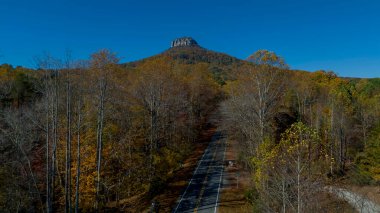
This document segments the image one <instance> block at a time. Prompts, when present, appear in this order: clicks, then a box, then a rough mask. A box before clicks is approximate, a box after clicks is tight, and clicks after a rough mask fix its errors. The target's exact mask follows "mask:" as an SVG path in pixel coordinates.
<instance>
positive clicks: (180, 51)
mask: <svg viewBox="0 0 380 213" xmlns="http://www.w3.org/2000/svg"><path fill="white" fill-rule="evenodd" d="M170 44H171V45H170V48H169V49H167V50H165V51H164V52H162V53H160V54H157V55H154V56H151V57H148V58H144V59H141V60H138V61H134V62H129V63H126V64H123V66H125V67H138V66H139V65H140V64H141V63H144V62H146V61H149V60H153V59H157V58H161V57H169V58H170V59H172V60H174V61H175V62H178V63H180V64H188V65H191V64H198V63H206V64H208V65H209V70H210V72H212V73H213V75H214V78H215V79H217V81H218V82H219V83H221V84H223V83H224V81H225V80H227V79H228V73H229V72H230V71H232V70H234V69H236V68H237V67H240V66H242V65H243V64H245V63H247V62H246V61H244V60H241V59H238V58H236V57H233V56H230V55H228V54H225V53H220V52H215V51H212V50H208V49H206V48H203V47H202V46H200V45H199V44H198V42H197V41H196V40H195V39H193V38H191V37H182V38H177V39H174V40H173V41H172V42H171V43H170Z"/></svg>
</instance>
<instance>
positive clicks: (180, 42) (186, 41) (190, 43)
mask: <svg viewBox="0 0 380 213" xmlns="http://www.w3.org/2000/svg"><path fill="white" fill-rule="evenodd" d="M194 46H197V47H199V45H198V43H197V42H196V41H195V40H194V39H193V38H191V37H183V38H177V39H175V40H173V41H172V43H171V47H194Z"/></svg>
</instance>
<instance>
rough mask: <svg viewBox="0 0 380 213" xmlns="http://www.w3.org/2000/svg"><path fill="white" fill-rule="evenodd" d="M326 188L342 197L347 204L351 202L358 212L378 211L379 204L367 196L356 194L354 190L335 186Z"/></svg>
mask: <svg viewBox="0 0 380 213" xmlns="http://www.w3.org/2000/svg"><path fill="white" fill-rule="evenodd" d="M326 189H327V190H328V191H329V192H330V193H332V194H335V195H336V196H338V197H339V198H341V199H344V200H345V201H347V202H348V203H349V204H351V205H352V206H353V207H355V209H356V210H357V211H359V212H360V213H380V205H378V204H376V203H374V202H372V201H370V200H368V199H367V198H365V197H363V196H361V195H358V194H356V193H354V192H351V191H349V190H347V189H341V188H337V187H331V186H329V187H326Z"/></svg>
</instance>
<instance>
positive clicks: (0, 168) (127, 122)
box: [0, 50, 221, 212]
mask: <svg viewBox="0 0 380 213" xmlns="http://www.w3.org/2000/svg"><path fill="white" fill-rule="evenodd" d="M37 62H38V63H37V64H38V69H37V70H31V69H25V68H22V67H16V68H13V67H12V66H10V65H6V64H5V65H1V67H0V81H1V84H0V85H1V88H0V94H1V96H0V99H1V109H0V115H1V116H0V129H1V132H0V140H1V144H0V151H1V153H2V154H1V157H0V160H1V164H0V208H1V209H3V210H4V211H7V212H19V211H28V212H56V211H65V212H80V211H102V210H105V209H115V210H123V209H125V208H127V207H128V206H127V204H126V200H128V199H129V198H132V197H135V196H139V197H141V198H149V197H152V196H154V195H156V194H157V193H159V192H160V191H161V190H162V189H163V187H165V184H166V182H167V180H168V179H169V178H170V177H171V176H173V172H175V171H176V170H178V169H179V168H180V166H181V162H182V161H183V160H184V159H185V158H186V156H187V155H188V154H189V153H190V152H191V150H192V148H193V146H192V145H193V144H194V142H195V141H196V139H197V138H198V136H199V133H200V131H201V129H202V128H203V125H204V124H205V121H206V118H207V116H208V114H209V113H210V112H211V111H212V110H213V109H214V108H215V105H216V103H217V102H218V101H219V100H220V98H221V92H220V91H221V90H220V86H219V85H218V84H217V83H216V82H215V80H214V78H213V77H212V75H211V74H210V72H209V71H208V65H207V64H203V63H199V64H196V65H192V66H190V65H184V64H179V63H176V62H175V61H173V60H170V59H169V58H167V57H161V58H155V59H152V60H147V61H144V62H143V63H141V64H140V65H139V66H136V67H133V68H131V67H123V66H120V65H119V58H118V57H117V56H116V55H115V54H114V53H112V52H110V51H109V50H101V51H99V52H97V53H94V54H93V55H91V57H90V59H89V60H86V61H74V60H72V59H71V57H70V54H67V55H66V56H65V58H64V59H56V58H53V57H51V56H49V55H46V56H43V57H40V58H39V60H37ZM140 208H141V207H140Z"/></svg>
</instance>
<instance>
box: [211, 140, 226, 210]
mask: <svg viewBox="0 0 380 213" xmlns="http://www.w3.org/2000/svg"><path fill="white" fill-rule="evenodd" d="M224 140H227V139H224ZM226 149H227V144H226V142H224V153H223V161H222V163H223V164H224V158H225V157H226ZM222 167H224V165H223V166H222ZM223 173H224V169H222V172H221V173H220V178H219V186H218V194H217V195H216V202H215V210H214V213H216V209H217V208H218V200H219V192H220V186H221V184H222V177H223Z"/></svg>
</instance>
